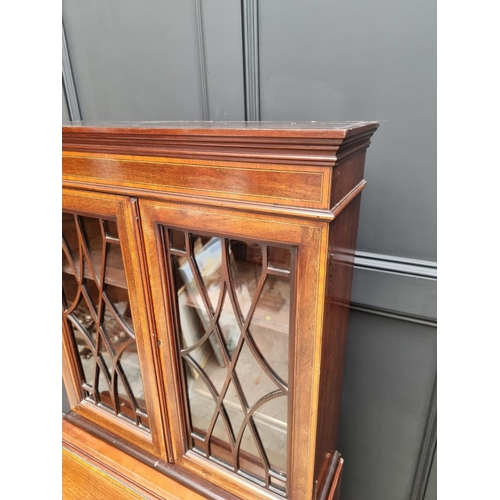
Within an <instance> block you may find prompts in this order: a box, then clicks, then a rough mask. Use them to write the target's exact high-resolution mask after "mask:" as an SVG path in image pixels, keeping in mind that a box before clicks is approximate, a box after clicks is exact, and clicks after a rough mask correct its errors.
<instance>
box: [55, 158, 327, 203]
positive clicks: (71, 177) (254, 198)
mask: <svg viewBox="0 0 500 500" xmlns="http://www.w3.org/2000/svg"><path fill="white" fill-rule="evenodd" d="M330 175H331V171H330V169H328V168H322V167H312V166H311V167H307V166H290V165H287V166H280V165H260V164H249V163H236V162H234V163H230V162H214V161H208V160H206V161H199V160H180V159H174V158H153V157H137V156H118V155H115V156H111V155H98V154H92V153H90V154H86V153H69V152H66V153H64V154H63V180H66V181H78V182H83V183H87V184H89V185H94V186H98V187H100V188H101V189H102V188H103V187H104V186H106V187H122V188H125V187H126V188H135V189H143V190H145V191H150V192H159V193H164V192H168V193H177V194H189V195H191V196H193V195H194V196H200V197H205V198H213V199H228V200H244V201H247V202H248V201H251V202H257V203H272V204H277V205H285V206H294V207H304V208H318V209H329V208H330V207H329V206H328V205H329V200H328V198H329V189H330V187H329V186H330Z"/></svg>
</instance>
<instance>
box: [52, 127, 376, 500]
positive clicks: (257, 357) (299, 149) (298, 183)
mask: <svg viewBox="0 0 500 500" xmlns="http://www.w3.org/2000/svg"><path fill="white" fill-rule="evenodd" d="M377 127H378V124H377V123H375V122H349V123H325V122H311V123H281V122H279V123H274V122H257V123H235V122H232V123H231V122H220V123H217V122H178V123H175V122H163V123H160V122H146V123H94V124H92V123H74V124H72V125H70V126H64V127H63V129H62V145H63V148H62V149H63V155H62V173H63V193H62V195H63V197H62V209H63V215H62V230H63V263H62V270H63V280H62V281H63V322H62V323H63V379H64V383H65V387H66V390H67V393H68V398H69V401H70V405H71V411H70V412H69V413H68V414H66V415H65V416H64V418H63V494H64V498H66V499H71V498H75V499H79V500H80V499H83V498H125V499H128V498H144V497H146V498H155V499H158V498H169V499H173V498H179V499H190V498H193V499H196V498H208V499H236V498H241V499H248V500H255V499H263V498H264V499H280V498H288V499H291V500H304V499H316V500H326V499H333V498H338V496H339V492H340V482H341V474H342V467H343V459H342V458H341V457H340V454H339V452H338V451H337V430H338V419H339V405H340V395H341V387H342V374H343V365H344V354H345V345H346V335H347V326H348V318H349V301H350V294H351V281H352V266H353V259H354V249H355V245H356V234H357V225H358V215H359V206H360V199H361V191H362V190H363V188H364V187H365V184H366V181H365V180H364V178H363V172H364V165H365V155H366V150H367V147H368V146H369V144H370V138H371V136H372V134H373V133H374V131H375V130H376V128H377Z"/></svg>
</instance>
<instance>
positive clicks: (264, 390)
mask: <svg viewBox="0 0 500 500" xmlns="http://www.w3.org/2000/svg"><path fill="white" fill-rule="evenodd" d="M140 212H141V219H142V225H143V231H144V238H145V245H146V254H147V260H148V266H149V274H150V279H151V285H152V295H153V302H154V307H155V317H156V322H157V331H158V336H159V337H158V339H159V343H160V351H161V356H160V358H161V361H162V369H163V373H164V380H165V386H166V392H167V408H168V417H169V422H170V434H171V435H172V452H173V460H174V462H176V463H177V464H180V465H181V466H183V467H185V468H186V469H189V470H190V471H194V472H196V473H198V474H200V475H202V476H203V477H205V478H208V479H209V480H210V481H211V482H213V483H215V484H217V485H219V486H221V487H223V488H225V489H226V490H227V491H229V492H231V493H233V494H235V495H237V496H238V497H241V498H245V499H247V498H248V499H250V498H252V499H253V498H255V499H256V498H293V499H299V498H300V499H303V498H312V495H313V488H314V484H313V483H314V481H313V477H312V473H313V472H312V469H313V463H312V460H311V457H312V454H313V452H314V437H315V431H316V429H315V422H316V414H315V408H316V406H317V405H316V400H315V398H317V391H316V390H315V388H316V387H317V382H318V381H317V377H318V375H319V374H318V373H317V370H315V366H317V363H318V362H319V361H318V360H319V345H318V344H317V343H315V339H317V338H318V332H320V331H321V324H320V322H319V321H318V318H320V317H322V315H321V314H320V312H321V307H322V301H321V300H320V299H319V297H321V296H322V295H321V287H322V286H324V274H323V273H322V272H321V269H322V265H324V263H323V262H321V255H322V249H324V248H325V245H326V236H327V234H326V231H325V225H324V224H321V223H316V222H314V221H313V222H310V221H306V222H304V221H301V220H298V219H296V218H287V217H278V216H276V217H273V218H272V219H270V218H269V216H266V215H262V214H261V215H258V214H250V213H241V214H239V213H237V212H235V211H234V210H233V211H231V212H229V211H225V210H223V209H220V208H214V207H202V206H195V205H192V206H191V205H185V204H184V205H180V204H176V203H167V202H154V201H145V200H141V201H140ZM298 304H301V307H300V308H298V307H297V305H298Z"/></svg>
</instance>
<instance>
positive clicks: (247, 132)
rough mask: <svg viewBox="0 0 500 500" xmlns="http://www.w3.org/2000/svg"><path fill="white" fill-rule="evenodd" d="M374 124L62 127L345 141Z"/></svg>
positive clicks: (71, 130)
mask: <svg viewBox="0 0 500 500" xmlns="http://www.w3.org/2000/svg"><path fill="white" fill-rule="evenodd" d="M377 127H378V122H373V121H366V122H363V121H349V122H326V121H310V122H301V121H296V122H294V121H287V122H272V121H269V122H231V121H170V122H169V121H130V122H126V121H116V122H111V121H110V122H91V121H87V122H86V121H81V122H71V123H65V124H63V132H65V133H68V132H69V133H78V132H81V133H89V132H91V133H103V134H105V133H119V134H126V133H131V134H152V135H155V134H167V135H183V134H185V135H193V134H196V135H198V134H200V135H239V136H252V135H254V136H255V135H265V136H275V137H286V136H290V137H300V136H305V137H321V138H332V139H335V138H339V139H340V138H346V137H348V136H350V135H357V134H359V133H362V132H367V131H370V130H375V129H376V128H377Z"/></svg>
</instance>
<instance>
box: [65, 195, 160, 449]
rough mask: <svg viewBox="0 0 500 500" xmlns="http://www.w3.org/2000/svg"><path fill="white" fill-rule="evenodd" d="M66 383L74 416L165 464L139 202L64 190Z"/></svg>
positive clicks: (126, 198)
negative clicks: (78, 415) (125, 441)
mask: <svg viewBox="0 0 500 500" xmlns="http://www.w3.org/2000/svg"><path fill="white" fill-rule="evenodd" d="M62 232H63V238H62V249H63V251H62V270H63V274H62V288H63V376H64V382H65V385H66V390H67V392H68V396H69V399H70V404H71V407H72V410H73V411H74V412H75V413H78V414H80V415H82V416H84V417H85V418H87V419H89V420H91V421H92V422H94V423H96V424H98V425H99V426H100V427H102V428H103V429H105V430H108V431H110V432H112V433H113V434H116V435H118V436H120V437H122V438H124V439H126V440H127V441H129V442H131V443H132V444H134V445H136V446H138V447H140V448H142V449H143V450H146V451H149V452H152V453H154V454H155V455H157V456H159V457H161V458H166V450H165V439H164V437H163V426H162V419H161V408H160V404H159V393H158V384H157V383H156V376H155V369H154V366H155V362H154V353H153V352H154V351H153V345H152V333H153V331H152V329H151V328H152V327H151V324H152V322H151V321H150V319H149V318H148V311H150V307H149V305H148V303H147V290H148V285H147V281H146V279H145V273H144V272H143V271H142V269H143V258H142V251H141V246H140V244H139V240H140V225H139V221H138V218H137V201H136V200H135V199H133V198H128V197H124V196H112V195H104V194H97V193H88V192H85V191H73V190H67V189H65V190H63V214H62Z"/></svg>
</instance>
